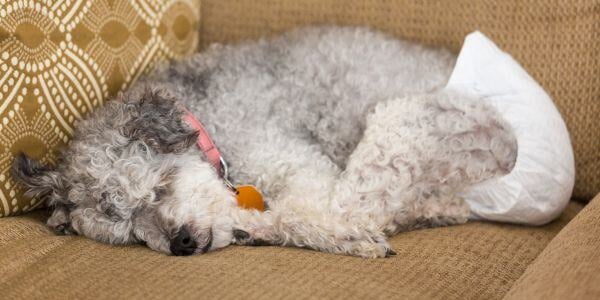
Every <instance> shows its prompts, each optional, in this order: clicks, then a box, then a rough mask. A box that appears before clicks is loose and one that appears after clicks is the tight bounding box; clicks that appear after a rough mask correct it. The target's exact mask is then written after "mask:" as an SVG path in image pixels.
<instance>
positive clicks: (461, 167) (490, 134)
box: [334, 90, 517, 234]
mask: <svg viewBox="0 0 600 300" xmlns="http://www.w3.org/2000/svg"><path fill="white" fill-rule="evenodd" d="M516 148H517V143H516V139H515V138H514V135H513V134H512V130H511V128H510V126H509V125H508V124H507V123H506V122H505V121H504V120H503V119H502V118H501V116H500V115H499V113H498V112H497V111H496V110H494V109H493V108H492V107H490V106H487V105H485V104H484V103H483V102H482V101H481V99H479V98H477V97H474V96H470V95H467V94H463V93H458V92H455V91H448V90H443V91H439V92H435V93H430V94H424V95H416V96H409V97H404V98H401V99H394V100H391V101H387V102H383V103H380V104H379V105H378V106H377V107H376V108H375V110H374V112H373V113H372V114H370V115H369V116H368V120H367V128H366V130H365V133H364V135H363V139H362V140H361V142H360V143H359V144H358V146H357V148H356V149H355V151H354V152H353V153H352V155H351V156H350V157H349V159H348V162H347V167H346V170H345V171H344V172H343V173H342V175H341V178H340V180H339V182H338V184H337V186H336V188H335V194H334V197H335V198H337V199H344V200H345V201H346V203H345V206H346V207H349V208H350V210H352V211H363V212H370V215H371V218H372V219H373V221H374V222H375V223H377V224H379V226H380V227H381V228H382V230H383V231H385V232H386V233H389V234H393V233H396V232H399V231H403V230H409V229H413V228H419V227H426V226H428V227H430V226H441V225H449V224H455V223H462V222H466V220H467V216H468V214H469V209H468V206H467V205H466V204H465V202H464V201H463V200H462V199H460V198H459V197H458V196H457V194H458V193H459V192H461V191H463V190H464V189H465V188H466V187H468V186H469V185H471V184H473V183H476V182H480V181H482V180H485V179H488V178H491V177H494V176H497V175H500V174H505V173H508V172H509V171H510V170H511V169H512V167H513V166H514V162H515V159H516Z"/></svg>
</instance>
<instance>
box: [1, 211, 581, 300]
mask: <svg viewBox="0 0 600 300" xmlns="http://www.w3.org/2000/svg"><path fill="white" fill-rule="evenodd" d="M580 209H581V204H577V203H571V204H570V205H569V206H568V208H567V210H566V212H565V213H564V214H563V215H562V216H561V217H560V218H559V219H558V220H557V221H555V222H553V223H551V224H549V225H546V226H543V227H523V226H516V225H506V224H493V223H477V222H474V223H468V224H466V225H460V226H452V227H447V228H437V229H426V230H418V231H413V232H408V233H403V234H400V235H398V236H396V237H394V238H392V239H391V243H392V245H393V247H394V249H395V250H396V252H397V253H398V255H397V256H395V257H392V258H388V259H375V260H367V259H361V258H354V257H346V256H337V255H331V254H324V253H319V252H314V251H310V250H303V249H292V248H279V247H256V248H251V247H239V246H232V247H228V248H225V249H222V250H220V251H216V252H213V253H209V254H205V255H199V256H193V257H173V256H166V255H163V254H160V253H157V252H153V251H151V250H149V249H147V248H144V247H142V246H130V247H116V246H109V245H104V244H99V243H96V242H94V241H91V240H88V239H85V238H82V237H66V236H54V235H52V234H51V233H50V231H49V230H48V229H46V227H45V226H44V225H43V224H42V221H43V215H42V213H41V212H36V213H34V214H30V215H26V216H20V217H11V218H4V219H0V227H1V228H2V229H3V230H2V231H1V232H0V253H2V254H1V255H0V278H2V280H0V291H2V297H3V298H5V299H18V298H23V299H31V298H50V299H52V298H59V297H60V298H89V297H90V296H93V297H94V298H108V299H110V298H116V297H118V298H125V299H130V298H154V299H160V298H172V297H177V298H201V297H209V298H216V299H233V298H237V299H240V298H262V299H284V298H288V299H297V298H340V299H346V298H347V299H364V298H369V299H371V298H381V299H383V298H385V299H389V298H396V299H397V298H402V297H406V298H411V299H412V298H444V299H473V298H481V299H497V298H501V297H502V296H503V295H504V294H505V293H506V292H507V291H508V289H509V288H510V287H511V285H512V284H513V282H514V281H515V280H517V279H518V278H519V277H520V276H521V274H522V273H523V271H524V270H525V268H526V267H527V266H528V265H529V264H530V262H531V261H532V260H533V259H534V258H535V257H536V256H537V255H538V253H539V252H540V251H542V250H543V249H544V247H545V246H546V244H548V242H549V241H550V240H551V239H552V238H553V237H554V236H555V235H556V233H557V232H558V231H559V230H560V229H561V228H562V227H563V226H564V225H565V224H566V223H567V222H568V221H569V220H570V219H571V218H573V216H574V215H575V214H576V213H577V212H578V211H579V210H580Z"/></svg>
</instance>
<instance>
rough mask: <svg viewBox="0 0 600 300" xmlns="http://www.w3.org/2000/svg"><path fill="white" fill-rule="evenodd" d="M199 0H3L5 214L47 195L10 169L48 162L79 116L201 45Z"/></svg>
mask: <svg viewBox="0 0 600 300" xmlns="http://www.w3.org/2000/svg"><path fill="white" fill-rule="evenodd" d="M199 5H200V3H199V0H165V1H154V0H110V1H109V0H98V1H51V0H39V1H37V0H36V1H23V0H18V1H17V0H0V120H1V122H0V216H7V215H15V214H19V213H21V212H24V211H28V210H31V209H33V208H35V207H36V206H39V205H40V203H39V202H36V201H37V200H36V199H33V200H30V199H25V198H23V197H21V193H22V191H21V190H20V187H19V186H18V185H16V184H15V182H14V181H13V180H12V178H11V176H10V174H9V173H10V172H9V168H10V165H11V164H12V161H13V157H14V155H15V154H17V153H19V152H25V153H27V154H29V155H30V156H32V157H35V158H38V159H42V160H43V161H44V162H46V163H52V162H54V161H55V160H56V149H58V148H59V147H61V146H63V145H64V144H66V143H67V142H68V141H69V139H70V137H71V135H72V133H73V129H74V126H75V124H76V122H77V120H79V119H81V118H82V117H84V116H85V114H86V113H88V112H90V111H91V110H93V109H94V108H96V107H98V106H100V105H102V103H104V101H105V100H106V99H107V98H108V97H109V96H110V95H112V94H114V93H115V92H116V91H119V90H122V89H124V88H126V87H127V86H128V85H129V84H130V83H131V82H132V81H134V80H135V79H136V78H137V77H138V76H139V75H140V74H142V73H143V72H145V71H147V70H149V69H150V68H151V67H152V66H153V65H154V64H155V63H156V62H157V61H160V60H164V59H169V58H178V57H182V56H184V55H186V54H189V53H193V52H194V51H195V49H196V45H197V43H198V34H197V32H198V30H197V28H198V23H199V15H200V10H199Z"/></svg>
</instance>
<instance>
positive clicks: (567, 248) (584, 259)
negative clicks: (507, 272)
mask: <svg viewBox="0 0 600 300" xmlns="http://www.w3.org/2000/svg"><path fill="white" fill-rule="evenodd" d="M598 249H600V195H598V196H596V198H594V200H592V201H591V202H590V203H589V204H588V205H587V206H586V207H585V208H584V209H583V210H582V211H581V213H579V214H578V215H577V216H576V217H575V218H574V219H573V221H571V222H570V223H569V224H568V225H567V226H565V228H564V229H563V230H562V231H561V232H560V233H559V234H558V235H557V236H556V237H555V238H554V239H553V240H552V242H550V244H548V246H547V247H546V249H544V251H543V252H542V253H541V254H540V255H539V256H538V258H536V260H535V261H534V262H533V263H532V264H531V265H530V266H529V267H528V268H527V270H526V271H525V273H524V274H523V276H522V277H521V278H519V280H518V281H517V282H516V283H515V285H514V286H513V287H512V289H511V290H510V292H509V293H508V295H507V296H506V299H540V300H541V299H544V300H546V299H600V276H599V275H598V274H600V251H598Z"/></svg>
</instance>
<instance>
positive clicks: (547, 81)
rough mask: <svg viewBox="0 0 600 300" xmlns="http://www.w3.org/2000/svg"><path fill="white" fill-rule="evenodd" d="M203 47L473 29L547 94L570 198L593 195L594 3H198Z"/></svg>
mask: <svg viewBox="0 0 600 300" xmlns="http://www.w3.org/2000/svg"><path fill="white" fill-rule="evenodd" d="M201 24H202V25H201V26H202V27H201V37H200V40H201V41H200V43H201V45H202V46H204V47H205V46H207V45H209V44H210V43H214V42H220V43H225V42H234V41H239V40H243V39H254V38H258V37H261V36H265V35H270V34H275V33H279V32H282V31H285V30H288V29H290V28H293V27H297V26H301V25H307V24H340V25H368V26H370V27H373V28H378V29H381V30H384V31H386V32H389V33H391V34H393V35H396V36H398V37H403V38H407V39H411V40H415V41H419V42H423V43H426V44H429V45H434V46H444V47H448V48H450V49H453V50H455V51H458V50H459V49H460V46H461V44H462V41H463V39H464V37H465V35H466V34H467V33H469V32H471V31H474V30H480V31H482V32H483V33H485V34H486V35H487V36H489V37H490V38H492V39H493V40H494V41H495V42H497V43H498V44H499V45H500V47H502V48H503V49H504V50H506V51H508V52H509V53H511V54H512V55H513V56H514V57H515V58H516V59H517V60H518V61H519V62H520V63H521V64H522V65H523V66H524V67H525V68H526V69H527V70H528V71H529V72H530V74H531V75H532V76H533V77H534V78H535V79H536V80H538V82H539V83H540V84H541V85H542V86H543V87H544V88H545V89H546V90H547V91H548V93H549V94H550V95H551V96H552V98H553V99H554V101H555V103H556V104H557V106H558V108H559V110H560V112H561V114H562V115H563V117H564V118H565V121H566V123H567V126H568V128H569V131H570V134H571V139H572V143H573V147H574V150H575V159H576V170H577V178H576V184H575V191H574V197H576V198H581V199H590V198H592V197H593V196H594V195H596V194H597V193H598V192H600V122H599V118H598V116H599V114H600V0H572V1H564V0H535V1H521V0H503V1H496V0H479V1H472V0H453V1H433V0H431V1H413V0H397V1H387V0H265V1H237V0H203V1H202V18H201Z"/></svg>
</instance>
